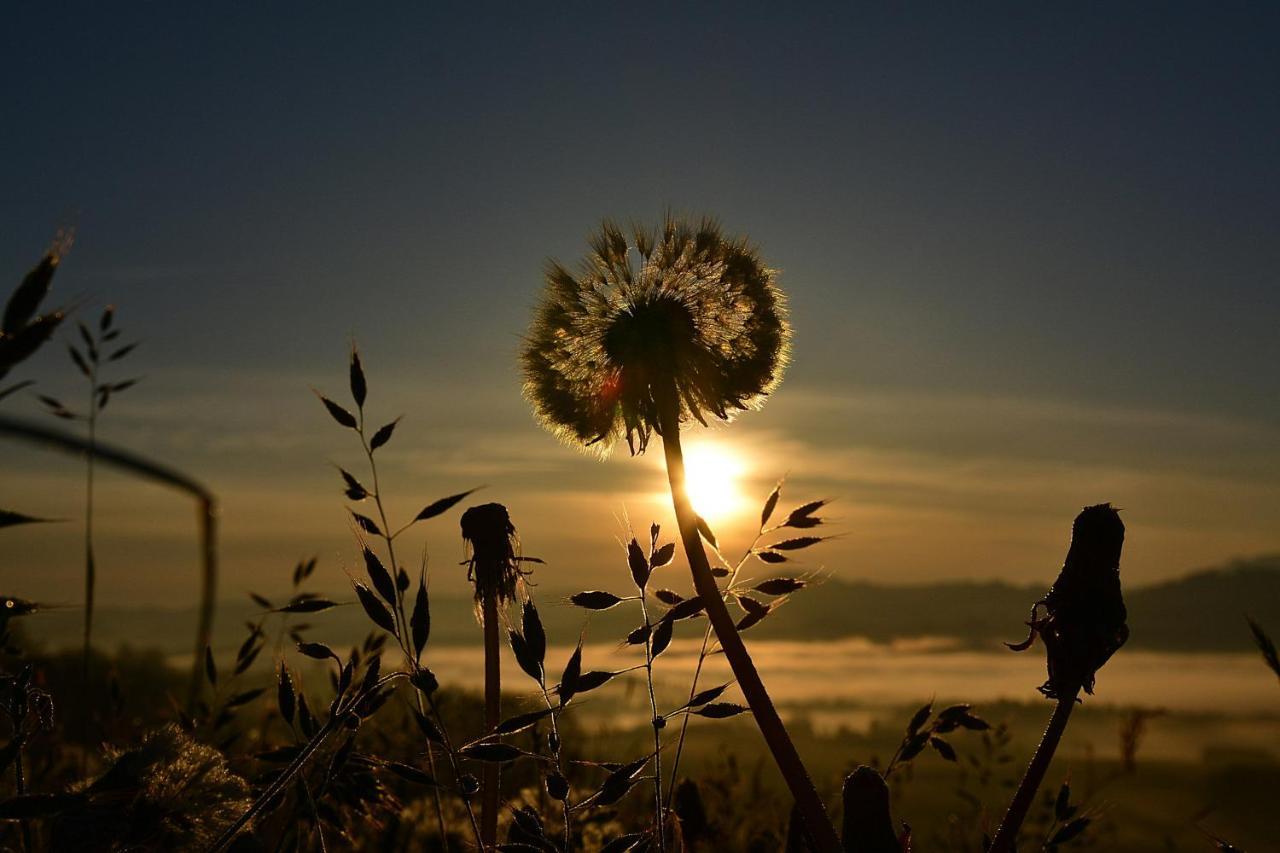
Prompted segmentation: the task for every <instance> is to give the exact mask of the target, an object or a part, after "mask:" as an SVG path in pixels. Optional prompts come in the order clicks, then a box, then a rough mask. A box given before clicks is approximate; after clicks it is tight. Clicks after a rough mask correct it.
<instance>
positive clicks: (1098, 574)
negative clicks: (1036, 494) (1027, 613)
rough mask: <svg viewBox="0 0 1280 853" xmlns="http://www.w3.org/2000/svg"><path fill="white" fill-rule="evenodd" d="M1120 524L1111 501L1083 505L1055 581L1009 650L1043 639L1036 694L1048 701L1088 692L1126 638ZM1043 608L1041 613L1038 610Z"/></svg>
mask: <svg viewBox="0 0 1280 853" xmlns="http://www.w3.org/2000/svg"><path fill="white" fill-rule="evenodd" d="M1123 546H1124V522H1123V521H1121V520H1120V514H1119V513H1118V512H1117V511H1116V510H1115V508H1114V507H1112V506H1111V504H1098V505H1096V506H1090V507H1085V509H1084V510H1083V511H1082V512H1081V513H1080V514H1079V515H1078V516H1076V520H1075V523H1074V524H1072V526H1071V547H1070V548H1069V549H1068V550H1067V559H1066V561H1065V562H1064V563H1063V566H1062V571H1061V572H1060V573H1059V574H1058V579H1057V580H1056V581H1054V582H1053V586H1052V587H1050V588H1049V592H1048V593H1046V594H1045V597H1044V598H1042V599H1040V600H1039V601H1037V602H1036V603H1035V604H1034V605H1032V607H1031V618H1030V620H1029V621H1028V622H1027V625H1028V627H1030V629H1031V631H1030V633H1029V634H1028V635H1027V639H1026V640H1025V641H1023V642H1021V643H1016V644H1015V643H1010V644H1008V645H1009V648H1011V649H1013V650H1014V651H1023V650H1025V649H1028V648H1030V647H1031V644H1032V643H1033V642H1035V638H1036V637H1037V636H1039V637H1040V638H1041V639H1042V640H1044V644H1045V650H1046V652H1047V655H1048V667H1049V678H1048V680H1047V681H1045V683H1044V684H1043V685H1041V687H1040V692H1041V693H1043V694H1044V695H1045V696H1047V697H1049V698H1050V699H1059V698H1064V697H1067V696H1071V695H1074V693H1075V691H1076V690H1077V689H1079V688H1084V691H1085V692H1086V693H1093V682H1094V677H1095V675H1096V674H1097V672H1098V670H1099V669H1100V668H1101V667H1102V665H1103V664H1104V663H1106V662H1107V660H1108V659H1109V658H1110V657H1111V656H1112V655H1113V654H1115V652H1116V650H1117V649H1119V648H1120V647H1121V646H1122V645H1124V642H1125V640H1127V639H1128V638H1129V626H1128V625H1126V624H1125V619H1126V617H1127V614H1126V610H1125V606H1124V597H1123V595H1122V594H1121V591H1120V551H1121V549H1122V548H1123ZM1042 609H1043V611H1044V612H1043V613H1041V610H1042Z"/></svg>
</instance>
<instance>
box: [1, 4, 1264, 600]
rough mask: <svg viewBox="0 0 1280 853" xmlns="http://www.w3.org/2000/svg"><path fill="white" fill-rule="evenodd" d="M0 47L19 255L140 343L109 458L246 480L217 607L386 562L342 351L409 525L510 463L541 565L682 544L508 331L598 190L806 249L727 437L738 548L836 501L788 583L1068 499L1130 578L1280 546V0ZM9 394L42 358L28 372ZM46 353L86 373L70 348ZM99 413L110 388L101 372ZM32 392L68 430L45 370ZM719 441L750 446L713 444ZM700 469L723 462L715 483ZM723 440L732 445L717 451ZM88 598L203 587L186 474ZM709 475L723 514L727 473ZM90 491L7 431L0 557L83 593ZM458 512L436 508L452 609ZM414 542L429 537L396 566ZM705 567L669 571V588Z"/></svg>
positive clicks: (138, 38) (7, 199) (66, 373)
mask: <svg viewBox="0 0 1280 853" xmlns="http://www.w3.org/2000/svg"><path fill="white" fill-rule="evenodd" d="M6 19H7V20H6V26H5V27H4V32H3V34H0V71H2V74H0V79H3V80H5V83H4V85H3V86H2V87H0V117H2V119H3V120H2V126H3V128H4V131H3V133H0V271H3V274H4V275H7V276H9V279H10V281H11V282H13V283H16V282H17V280H18V279H19V278H20V276H21V275H22V274H23V273H24V272H25V271H26V270H27V269H28V268H29V267H30V266H31V265H32V264H33V263H34V262H35V261H36V260H37V259H38V257H39V256H40V254H41V253H42V252H43V250H44V249H45V247H46V246H47V245H48V244H49V243H50V241H51V240H52V238H53V236H54V234H55V233H57V231H58V230H59V229H65V228H74V229H75V234H76V240H75V246H74V248H73V249H72V251H71V253H70V254H69V255H68V256H67V258H66V259H65V262H64V263H63V265H62V267H61V269H60V271H59V273H58V277H57V279H56V284H55V298H56V299H58V300H63V301H65V302H68V303H70V302H75V303H77V304H79V305H81V306H82V307H81V312H82V313H83V314H84V315H86V316H93V315H95V314H96V312H97V310H98V309H100V308H101V307H102V306H103V305H105V304H108V303H111V304H114V305H116V306H117V308H118V320H119V323H120V324H121V326H122V327H123V328H124V329H125V330H126V332H127V333H128V335H129V336H131V337H136V338H138V339H140V340H141V341H142V345H141V346H140V347H139V349H138V350H137V351H136V353H135V354H134V355H133V356H131V357H130V359H129V360H128V361H127V362H126V363H125V366H124V367H123V368H122V370H121V378H125V376H126V375H134V374H138V375H141V376H143V377H144V379H143V381H142V382H141V383H140V384H139V385H138V386H137V387H136V388H134V389H132V390H130V391H129V392H128V393H127V394H123V395H121V396H120V397H119V398H118V399H116V400H113V402H112V404H111V406H110V407H109V408H108V410H107V412H106V414H105V418H104V422H103V424H102V437H103V440H105V441H109V442H111V443H114V444H118V445H121V446H123V447H126V448H131V449H134V450H137V451H140V452H145V453H146V454H148V455H150V456H152V457H154V458H156V459H157V460H160V461H163V462H166V463H168V464H171V465H173V466H176V467H178V468H181V469H183V470H185V471H187V472H188V473H190V474H191V475H193V476H195V477H196V478H198V479H200V480H202V481H204V482H206V483H207V484H208V485H209V486H210V487H211V488H212V489H213V490H214V491H215V492H216V493H217V494H218V495H219V497H220V499H221V502H222V507H223V530H222V565H223V574H222V578H221V585H220V595H221V596H223V597H236V596H241V595H243V593H244V591H245V590H246V589H249V588H253V589H257V590H260V591H264V592H278V591H279V590H281V589H283V588H284V586H285V585H286V583H287V578H288V574H289V570H290V568H291V566H292V564H293V562H294V561H295V560H296V559H298V558H300V557H305V556H310V555H312V554H315V555H317V556H319V558H320V566H321V568H320V570H319V572H318V575H317V584H318V585H319V586H320V587H323V588H327V589H332V590H341V588H342V586H343V584H345V583H346V577H345V574H344V573H345V572H346V571H347V570H349V569H352V567H353V566H354V565H355V564H356V563H355V561H356V559H358V553H357V552H356V550H355V546H354V538H353V536H352V532H351V529H350V522H349V517H348V516H347V515H346V510H345V508H344V506H345V504H344V501H343V498H342V495H341V489H340V480H339V478H338V475H337V473H336V471H335V468H334V465H335V464H340V465H344V466H347V467H349V468H351V469H352V470H353V471H355V472H356V473H361V475H362V469H360V467H359V466H360V463H361V461H362V460H361V457H360V454H359V452H358V446H356V445H355V444H353V439H352V436H351V435H350V434H344V432H343V431H342V430H341V429H340V428H338V427H337V426H336V425H335V424H333V423H332V422H330V421H329V420H328V419H327V416H326V415H325V414H324V412H323V410H322V409H321V408H320V406H319V404H318V403H317V402H316V399H315V397H314V395H313V393H312V390H311V389H312V388H319V389H323V390H324V391H325V392H326V393H328V394H330V395H332V396H334V397H335V398H341V397H344V396H345V387H344V386H345V372H346V357H347V351H348V347H349V345H350V342H351V341H352V340H355V341H357V342H358V345H359V347H360V349H361V351H362V352H363V354H364V358H365V362H366V366H367V369H368V372H369V376H370V386H371V396H370V402H369V406H370V417H371V419H372V420H375V421H378V422H382V421H384V420H390V419H392V418H394V417H397V416H400V415H403V416H404V420H403V421H402V422H401V424H400V426H399V427H398V429H397V433H396V436H395V439H394V441H393V442H392V443H391V444H390V445H388V446H387V447H386V448H385V449H384V451H383V452H382V453H381V454H380V455H381V458H382V463H381V470H380V474H381V475H382V477H381V479H382V482H383V485H384V492H385V493H386V494H387V496H388V499H389V503H390V506H391V508H392V512H393V515H394V516H396V517H399V518H402V519H405V520H407V518H408V517H410V516H411V515H412V514H413V513H414V512H416V511H417V509H418V508H419V507H420V506H422V505H424V504H425V503H427V502H429V501H431V500H433V499H435V498H438V497H440V496H442V495H445V494H451V493H454V492H458V491H462V490H464V489H467V488H471V487H474V486H481V485H483V486H484V487H485V488H484V489H483V490H482V491H481V492H478V493H477V500H478V499H480V498H481V497H482V498H483V499H484V500H496V501H501V502H503V503H505V504H507V505H508V506H509V507H510V509H511V512H512V516H513V518H514V520H515V522H516V524H517V526H518V527H519V528H520V530H521V534H522V538H523V541H524V546H525V550H526V552H527V553H530V554H536V555H537V556H539V557H542V558H543V559H545V560H547V565H546V566H545V567H541V568H539V575H538V580H539V583H540V584H541V585H542V586H543V587H545V588H546V589H547V590H548V591H551V592H558V591H564V590H569V589H571V588H585V587H609V586H613V587H619V586H624V582H625V581H626V579H627V576H626V574H625V569H624V565H625V563H624V562H623V559H622V555H621V552H620V549H619V547H618V546H619V541H620V540H622V539H625V538H626V537H627V535H628V533H627V531H628V529H629V525H630V526H634V527H635V528H636V529H643V528H645V527H647V525H648V523H649V521H650V519H657V520H659V521H661V522H662V523H664V524H666V525H667V526H668V528H672V529H673V526H672V524H671V521H670V510H669V503H668V501H667V499H666V498H664V496H663V493H662V489H663V486H664V477H663V474H662V469H661V467H660V459H659V458H658V457H657V456H656V455H655V456H650V457H647V458H642V459H629V458H625V454H623V455H622V456H617V455H615V458H612V459H610V460H609V461H607V462H603V463H602V462H598V461H595V460H593V459H591V458H590V457H588V456H586V455H584V454H582V453H578V452H575V451H573V450H572V449H569V448H566V447H564V446H561V445H559V444H558V443H557V442H556V441H555V439H553V438H552V437H551V436H549V435H548V434H546V433H545V432H543V431H542V430H541V429H540V427H538V426H537V425H536V424H535V423H534V421H533V419H532V417H531V415H530V413H529V409H528V407H527V405H526V404H525V403H524V401H523V400H522V399H521V397H520V391H519V385H520V380H519V372H518V368H517V364H516V356H517V352H518V350H519V347H520V342H521V336H522V334H523V332H524V330H525V328H526V326H527V323H528V319H529V316H530V312H531V309H532V306H533V305H534V304H535V302H536V300H537V298H538V295H539V292H540V288H541V271H542V269H543V266H544V264H545V263H546V261H547V259H548V258H557V259H560V260H562V261H566V262H570V263H572V262H573V261H575V260H576V259H577V258H578V257H580V256H581V254H582V253H583V251H584V249H585V237H586V235H587V233H588V232H589V231H590V229H591V228H592V227H593V226H594V225H595V224H596V223H598V222H599V220H600V219H601V218H603V217H606V216H608V217H615V218H619V219H623V220H628V219H633V218H634V219H639V220H642V221H646V220H647V221H652V220H654V219H657V218H658V217H660V216H661V215H662V214H663V212H664V211H665V210H668V209H670V210H675V211H680V212H688V213H692V214H702V213H711V214H714V215H716V216H718V217H719V218H720V219H721V220H722V222H723V223H724V225H725V227H726V229H727V230H729V231H731V232H734V233H744V234H748V235H750V236H751V237H752V238H753V239H754V240H755V242H756V243H757V244H758V245H759V246H760V247H761V250H762V252H763V254H764V256H765V258H766V260H767V261H768V262H769V263H770V265H771V266H773V267H775V268H777V269H779V270H780V271H781V275H780V283H781V285H782V286H783V287H784V289H785V290H786V291H787V294H788V296H789V299H790V306H791V311H792V322H793V325H794V329H795V340H794V353H793V356H794V357H793V361H792V364H791V366H790V368H789V369H788V372H787V375H786V378H785V380H784V382H783V383H782V385H781V387H780V388H779V390H778V391H777V393H776V394H775V396H774V397H773V399H771V400H770V401H769V403H768V405H767V406H766V407H765V408H764V409H763V410H762V411H760V412H758V413H749V414H746V415H743V416H742V417H740V418H739V419H738V420H737V421H736V422H735V423H733V424H731V425H729V426H727V427H724V428H720V429H715V430H706V431H702V430H699V431H698V432H697V433H695V434H692V435H690V437H689V443H690V445H691V455H692V458H693V459H694V460H695V462H696V461H697V460H698V459H699V458H701V459H702V460H703V461H702V462H701V463H698V464H701V465H703V467H707V465H708V464H710V467H711V468H712V469H714V470H713V471H712V474H710V475H708V477H707V479H708V480H711V479H715V478H716V477H720V478H723V479H727V481H729V482H725V483H721V484H720V485H718V486H716V488H718V489H719V490H720V494H721V498H723V500H719V501H717V506H716V511H714V512H707V513H706V514H707V515H708V516H709V517H710V518H711V519H712V521H713V523H714V524H715V526H716V528H717V531H718V532H719V534H720V539H721V540H722V541H723V542H724V543H725V545H726V549H727V550H741V549H743V548H745V547H747V546H748V545H749V543H750V540H751V536H752V532H753V523H752V518H753V517H754V515H755V509H754V508H755V507H756V506H758V505H759V503H760V502H761V501H762V500H763V498H764V496H765V495H766V494H767V493H768V491H769V489H770V488H771V487H772V485H773V483H774V482H775V481H776V480H777V479H778V478H780V477H783V476H784V475H785V476H786V477H787V478H788V479H787V484H786V491H785V494H784V501H783V503H784V505H786V504H787V503H799V502H802V501H804V500H809V499H813V498H819V497H821V498H830V499H832V500H833V503H832V505H831V508H830V516H831V522H832V523H831V524H830V526H829V527H828V528H826V529H827V530H828V531H829V532H830V533H831V534H833V535H834V537H835V538H833V539H832V540H831V541H830V542H826V543H823V545H822V546H819V547H818V548H815V549H814V550H813V551H812V552H809V553H810V554H812V556H811V557H807V558H806V559H805V560H804V561H803V562H801V563H799V564H798V565H797V567H796V568H797V569H798V570H803V571H807V572H817V573H821V574H825V575H829V576H832V577H837V578H848V579H859V580H879V581H883V582H927V581H929V580H934V579H941V578H949V579H950V578H957V577H959V578H974V579H988V578H1001V579H1006V580H1011V581H1015V582H1018V583H1032V584H1036V583H1044V584H1048V583H1049V582H1050V581H1051V580H1052V578H1053V575H1054V574H1055V572H1056V569H1057V567H1058V566H1060V564H1061V559H1062V555H1063V553H1064V552H1065V546H1066V542H1067V535H1068V531H1069V526H1070V522H1071V519H1072V518H1073V516H1074V514H1075V513H1076V512H1077V511H1078V510H1079V508H1080V507H1081V506H1083V505H1086V504H1091V503H1097V502H1100V501H1112V502H1113V503H1116V504H1117V505H1119V506H1121V507H1122V508H1123V510H1124V517H1125V519H1126V521H1127V523H1128V530H1129V538H1128V544H1127V547H1126V556H1125V562H1124V571H1125V576H1126V578H1127V579H1128V580H1129V582H1131V583H1149V582H1154V581H1157V580H1160V579H1163V578H1168V577H1172V576H1176V575H1179V574H1182V573H1185V572H1187V571H1189V570H1192V569H1195V568H1198V567H1202V566H1206V565H1211V564H1215V563H1220V562H1223V561H1225V560H1227V559H1229V558H1232V557H1235V556H1247V555H1253V554H1260V553H1265V552H1274V551H1277V550H1280V525H1277V524H1276V521H1277V515H1278V511H1280V367H1277V365H1280V339H1278V338H1277V336H1276V335H1275V328H1276V325H1277V319H1280V288H1278V287H1277V284H1278V282H1277V275H1278V272H1277V271H1278V269H1280V241H1277V240H1276V239H1275V234H1276V233H1277V226H1280V158H1277V157H1276V154H1275V149H1276V142H1275V140H1276V139H1277V138H1280V60H1278V59H1277V54H1276V51H1275V49H1274V46H1275V44H1276V41H1277V37H1280V13H1278V12H1277V11H1276V9H1275V8H1274V7H1270V8H1266V7H1264V5H1263V4H1215V5H1214V6H1213V7H1209V6H1204V5H1193V4H1176V3H1173V4H1151V5H1140V4H1133V5H1131V6H1126V8H1124V9H1116V8H1115V7H1113V6H1111V5H1107V4H1098V5H1092V6H1090V5H1078V4H1077V5H1072V6H1071V7H1069V8H1068V7H1060V8H1049V7H1046V6H1043V5H1040V4H1037V5H1035V6H1034V7H1029V6H1026V5H1017V4H1008V5H1000V4H993V5H990V6H985V7H984V8H982V9H973V8H964V7H959V6H952V7H945V8H936V7H935V8H925V7H917V8H913V9H906V8H879V9H875V8H853V7H851V6H849V5H846V4H840V5H838V6H836V5H833V6H829V7H821V6H818V5H817V4H813V5H811V6H806V8H803V9H796V8H783V7H781V6H779V5H777V4H768V5H766V4H699V5H698V6H697V7H696V8H692V7H689V6H680V5H671V6H665V5H653V4H650V5H646V6H643V7H641V6H634V5H624V4H559V5H557V6H555V7H551V6H545V7H536V6H534V4H509V5H507V4H486V5H484V6H483V7H478V6H477V7H472V6H464V5H463V4H456V5H451V4H399V5H392V4H388V5H386V6H382V7H380V8H379V9H378V11H377V12H376V13H372V12H370V10H368V9H357V8H356V7H353V6H349V5H347V6H342V5H330V4H324V3H315V4H294V5H289V4H278V5H273V6H272V8H270V9H258V8H254V9H248V8H243V7H242V8H236V9H230V8H227V7H226V6H217V5H215V6H206V7H193V6H190V5H189V4H151V5H143V4H137V5H132V6H129V7H121V6H119V5H116V4H83V5H66V4H57V3H49V4H24V5H23V6H22V7H21V8H16V9H12V10H9V12H8V13H7V15H6ZM15 376H17V374H15ZM21 376H22V377H31V378H35V379H37V380H38V382H39V385H38V390H40V391H42V392H44V393H49V394H54V395H55V396H65V397H69V398H70V397H71V395H73V394H74V395H82V394H83V390H82V389H81V387H80V385H79V383H78V379H79V377H78V375H77V374H76V373H75V371H74V368H73V367H72V366H71V364H70V362H69V361H68V359H67V358H66V355H65V352H64V351H63V347H62V345H61V344H59V345H57V346H53V347H50V348H47V349H46V350H45V351H44V352H42V353H41V354H39V355H38V356H37V357H36V358H35V359H33V360H32V361H31V362H29V363H28V364H27V365H24V368H23V370H22V371H21ZM72 399H74V398H72ZM0 406H2V407H3V408H2V409H0V414H5V415H10V416H18V417H27V418H31V419H35V420H37V421H41V422H45V423H52V419H51V418H49V417H48V415H47V414H45V413H43V412H42V410H41V407H40V406H39V404H38V403H37V402H36V400H35V399H34V396H30V395H26V396H19V397H17V398H10V399H9V400H7V401H5V402H4V403H3V404H0ZM717 459H718V460H721V462H720V464H719V465H718V466H717V465H716V464H714V463H715V460H717ZM706 460H711V463H708V462H707V461H706ZM695 467H696V466H695ZM98 488H99V501H98V507H99V515H98V522H97V529H98V531H99V532H98V537H99V559H98V562H99V575H100V578H101V580H100V584H101V586H100V592H99V599H100V600H101V601H104V602H108V603H145V604H163V605H173V606H183V605H188V604H190V603H191V602H192V601H193V600H194V597H195V593H196V589H197V584H196V568H195V567H196V553H197V552H196V546H195V540H194V523H193V520H192V515H191V510H190V507H189V506H188V505H187V502H186V501H185V499H183V498H180V497H177V496H174V495H172V494H170V493H168V492H165V491H162V490H159V489H157V488H156V487H153V486H148V485H139V484H137V483H134V482H132V481H130V480H128V479H126V478H123V477H121V476H119V475H114V474H110V473H107V474H104V475H103V476H102V477H101V478H99V486H98ZM708 500H711V499H708ZM82 503H83V471H82V468H81V466H80V464H79V463H78V462H77V461H76V460H74V459H70V458H66V457H61V456H55V455H50V454H47V453H43V452H33V451H31V450H29V449H28V448H25V447H22V446H19V445H15V444H0V505H4V506H10V507H13V508H16V509H21V510H24V511H27V512H30V513H32V514H36V515H41V516H46V517H52V518H59V519H66V521H65V522H64V523H61V524H58V525H48V526H41V527H33V528H28V529H24V530H20V531H7V532H6V535H5V537H4V538H3V539H0V584H3V586H4V589H5V590H6V593H7V594H20V595H24V596H26V597H30V598H38V599H42V600H60V601H75V600H78V597H79V594H80V593H79V585H80V572H81V571H82V565H81V562H80V559H81V558H80V549H81V543H80V541H79V539H78V536H79V529H78V527H77V525H78V523H79V522H78V519H79V518H80V514H81V512H82V509H81V506H82ZM456 522H457V519H456V517H455V516H452V515H451V516H448V517H446V518H444V519H441V520H437V521H433V522H429V523H427V524H424V525H422V526H421V530H420V531H419V530H417V529H416V528H415V529H414V530H413V531H412V532H411V534H409V538H410V539H411V540H412V542H411V548H412V552H411V553H413V556H412V558H411V559H413V560H414V561H416V560H417V559H418V558H419V555H426V556H427V557H428V558H429V560H430V563H431V566H432V577H433V584H438V585H439V586H440V587H442V588H445V589H450V590H460V589H462V586H463V584H464V582H465V580H464V570H462V569H460V568H459V567H458V566H457V562H458V560H460V559H461V557H462V546H461V542H460V539H459V536H458V533H457V527H456ZM402 553H403V551H402ZM672 585H673V586H679V585H680V584H679V582H678V580H677V579H676V578H675V577H674V576H673V579H672Z"/></svg>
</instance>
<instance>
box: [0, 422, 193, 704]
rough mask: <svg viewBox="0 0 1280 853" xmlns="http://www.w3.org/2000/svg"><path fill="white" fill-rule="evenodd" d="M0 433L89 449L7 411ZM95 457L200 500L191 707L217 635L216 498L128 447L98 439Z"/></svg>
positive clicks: (60, 446)
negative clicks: (206, 656) (207, 649)
mask: <svg viewBox="0 0 1280 853" xmlns="http://www.w3.org/2000/svg"><path fill="white" fill-rule="evenodd" d="M0 437H9V438H14V439H18V440H21V441H28V442H31V443H33V444H38V445H40V446H43V447H48V448H51V449H56V450H62V451H65V452H68V453H76V454H80V453H88V452H89V442H88V441H86V440H85V439H84V438H82V437H81V436H78V435H72V434H71V433H69V432H65V431H63V430H58V429H52V428H50V427H46V426H43V425H40V424H35V423H32V422H30V421H26V420H20V419H17V418H10V417H6V416H3V415H0ZM94 458H95V459H96V460H97V461H98V462H101V463H103V464H105V465H109V466H112V467H115V468H119V469H120V470H123V471H127V472H129V473H130V474H133V475H134V476H136V477H140V478H142V479H144V480H151V481H153V482H157V483H160V484H161V485H164V486H169V487H171V488H175V489H177V490H179V491H181V492H184V493H186V494H187V495H189V496H191V497H193V498H195V500H196V503H197V512H196V518H197V521H198V523H199V535H200V557H201V569H200V576H201V583H200V610H199V618H198V620H197V623H196V651H195V654H194V656H193V660H194V664H193V669H192V674H191V685H190V692H189V694H188V697H187V702H188V706H189V707H190V706H191V705H193V704H194V703H195V700H196V698H197V695H198V692H199V689H200V685H201V683H202V679H203V678H204V674H203V673H204V668H203V662H204V649H205V647H206V646H208V645H209V638H210V636H211V635H212V633H213V610H214V598H215V596H216V593H217V582H218V547H217V520H218V503H217V498H216V497H214V494H213V493H212V492H211V491H209V490H208V489H207V488H205V487H204V486H203V485H201V484H200V483H198V482H196V481H195V480H194V479H192V478H191V477H188V476H187V475H185V474H182V473H180V472H178V471H175V470H173V469H172V468H166V467H165V466H163V465H160V464H158V463H156V462H152V461H151V460H149V459H144V458H143V457H141V456H138V455H136V454H134V453H131V452H129V451H127V450H123V449H120V448H117V447H112V446H110V445H106V444H102V443H101V442H95V443H94Z"/></svg>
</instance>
